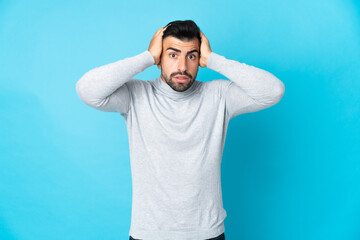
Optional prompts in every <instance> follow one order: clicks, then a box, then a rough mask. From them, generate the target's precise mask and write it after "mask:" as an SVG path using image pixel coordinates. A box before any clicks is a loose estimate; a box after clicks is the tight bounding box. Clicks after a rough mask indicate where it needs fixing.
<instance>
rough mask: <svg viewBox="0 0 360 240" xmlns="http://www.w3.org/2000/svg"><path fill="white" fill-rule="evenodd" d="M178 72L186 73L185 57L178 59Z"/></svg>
mask: <svg viewBox="0 0 360 240" xmlns="http://www.w3.org/2000/svg"><path fill="white" fill-rule="evenodd" d="M178 71H179V72H185V71H186V57H180V58H179V62H178Z"/></svg>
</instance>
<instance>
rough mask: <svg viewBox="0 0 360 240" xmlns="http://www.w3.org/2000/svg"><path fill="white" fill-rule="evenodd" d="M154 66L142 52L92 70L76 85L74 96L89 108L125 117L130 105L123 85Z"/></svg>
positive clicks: (148, 53) (152, 59)
mask: <svg viewBox="0 0 360 240" xmlns="http://www.w3.org/2000/svg"><path fill="white" fill-rule="evenodd" d="M153 64H154V58H153V56H152V55H151V53H150V52H149V51H144V52H142V53H141V54H139V55H136V56H134V57H130V58H125V59H123V60H119V61H117V62H114V63H109V64H107V65H104V66H101V67H97V68H94V69H92V70H90V71H88V72H87V73H85V74H84V75H83V76H82V77H81V78H80V80H79V81H78V82H77V83H76V92H77V94H78V95H79V97H80V99H81V100H82V101H83V102H84V103H85V104H87V105H88V106H90V107H93V108H95V109H98V110H100V111H104V112H120V113H121V114H124V113H126V112H127V111H128V109H129V105H130V95H129V89H128V88H127V86H126V84H125V83H126V82H128V81H129V80H130V79H131V78H133V77H134V76H135V75H136V74H138V73H140V72H142V71H144V70H145V69H146V68H148V67H150V66H151V65H153Z"/></svg>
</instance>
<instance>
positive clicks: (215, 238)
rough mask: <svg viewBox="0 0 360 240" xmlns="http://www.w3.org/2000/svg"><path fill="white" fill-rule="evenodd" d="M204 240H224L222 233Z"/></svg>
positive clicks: (133, 239) (130, 239)
mask: <svg viewBox="0 0 360 240" xmlns="http://www.w3.org/2000/svg"><path fill="white" fill-rule="evenodd" d="M129 240H141V239H135V238H133V237H131V236H130V238H129ZM205 240H225V233H222V234H220V235H219V236H217V237H214V238H208V239H205Z"/></svg>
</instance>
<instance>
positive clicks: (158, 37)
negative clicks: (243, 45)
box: [148, 26, 211, 68]
mask: <svg viewBox="0 0 360 240" xmlns="http://www.w3.org/2000/svg"><path fill="white" fill-rule="evenodd" d="M167 27H168V26H165V27H162V28H160V29H158V30H157V31H156V32H155V34H154V36H153V38H152V39H151V41H150V45H149V49H148V51H149V52H150V53H151V54H152V55H153V57H154V61H155V63H154V65H158V64H160V57H161V53H162V36H163V34H164V31H165V30H166V28H167ZM200 37H201V43H200V62H199V65H200V67H203V68H204V67H206V66H207V60H208V58H209V56H210V53H211V48H210V43H209V40H208V39H207V38H206V37H205V35H204V33H202V32H200Z"/></svg>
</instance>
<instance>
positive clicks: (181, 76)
mask: <svg viewBox="0 0 360 240" xmlns="http://www.w3.org/2000/svg"><path fill="white" fill-rule="evenodd" d="M175 79H176V81H178V82H181V83H183V82H186V81H187V80H189V77H188V76H185V75H178V76H176V77H175Z"/></svg>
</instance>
